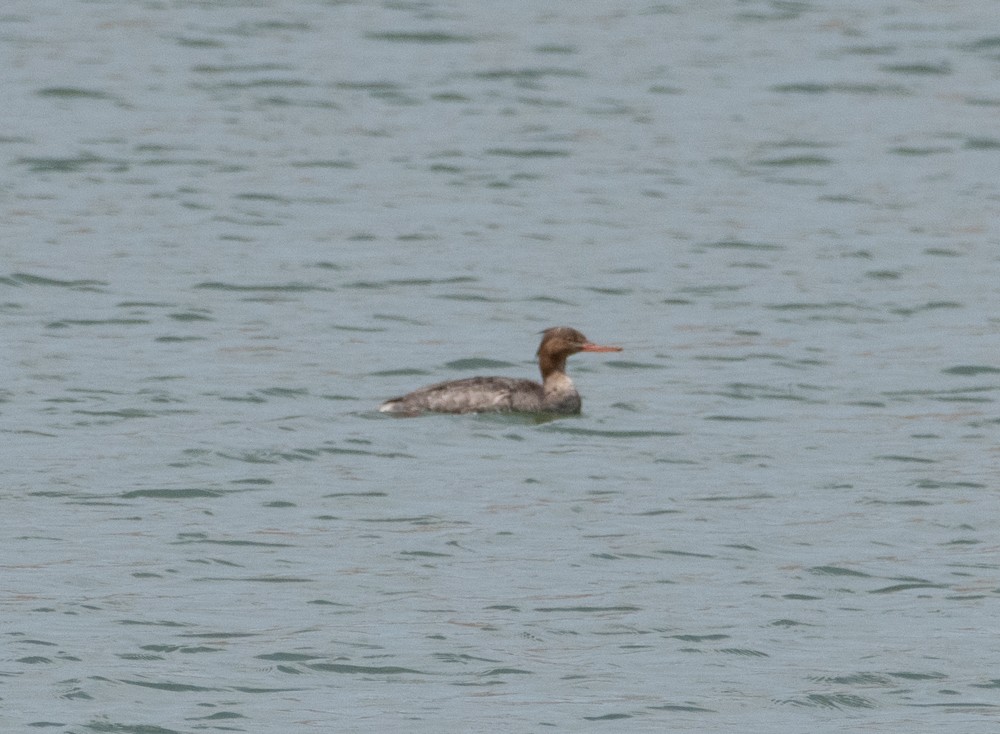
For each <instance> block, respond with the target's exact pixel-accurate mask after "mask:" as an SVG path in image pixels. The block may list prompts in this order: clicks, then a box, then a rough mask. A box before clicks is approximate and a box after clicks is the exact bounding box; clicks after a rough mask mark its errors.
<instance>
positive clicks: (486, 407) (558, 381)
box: [379, 326, 622, 416]
mask: <svg viewBox="0 0 1000 734" xmlns="http://www.w3.org/2000/svg"><path fill="white" fill-rule="evenodd" d="M621 350H622V348H621V347H605V346H601V345H599V344H593V343H591V342H590V341H588V339H587V337H585V336H584V335H583V334H581V333H580V332H579V331H577V330H576V329H571V328H569V327H568V326H556V327H553V328H551V329H546V330H545V331H544V332H543V333H542V343H541V344H539V345H538V368H539V369H540V370H541V372H542V384H538V383H537V382H533V381H531V380H519V379H516V378H513V377H467V378H465V379H464V380H449V381H447V382H438V383H436V384H434V385H428V386H427V387H422V388H420V389H419V390H414V391H413V392H411V393H409V394H407V395H403V396H402V397H398V398H392V399H391V400H386V401H385V402H384V403H382V405H381V406H380V407H379V410H380V411H382V412H383V413H394V414H396V415H401V416H414V415H419V414H420V413H423V412H425V411H432V412H435V413H559V414H566V415H569V414H573V413H579V412H580V393H578V392H577V391H576V388H575V387H574V386H573V381H572V380H570V379H569V377H568V376H567V375H566V358H567V357H569V356H570V355H573V354H576V353H577V352H620V351H621Z"/></svg>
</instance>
